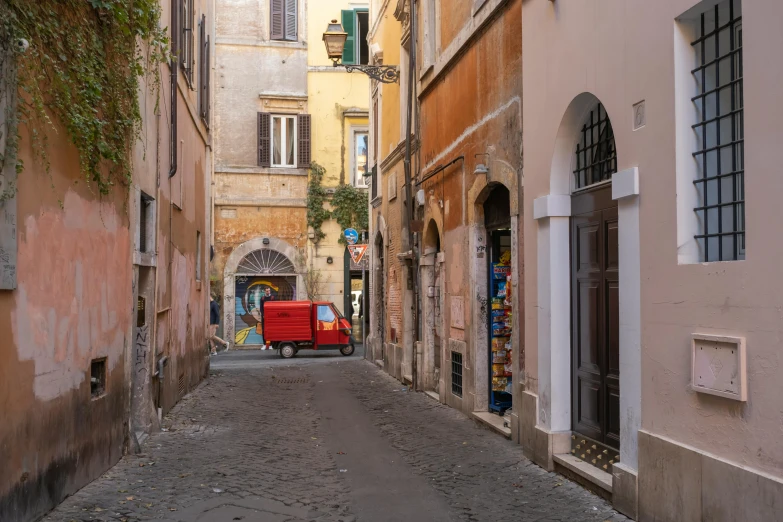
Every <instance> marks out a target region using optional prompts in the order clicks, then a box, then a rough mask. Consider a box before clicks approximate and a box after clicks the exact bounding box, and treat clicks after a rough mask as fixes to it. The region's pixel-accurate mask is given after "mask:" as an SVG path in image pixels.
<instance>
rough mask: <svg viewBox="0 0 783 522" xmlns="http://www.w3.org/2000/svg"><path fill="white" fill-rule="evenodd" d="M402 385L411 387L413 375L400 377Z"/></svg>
mask: <svg viewBox="0 0 783 522" xmlns="http://www.w3.org/2000/svg"><path fill="white" fill-rule="evenodd" d="M402 383H403V384H407V385H409V386H412V385H413V375H403V376H402Z"/></svg>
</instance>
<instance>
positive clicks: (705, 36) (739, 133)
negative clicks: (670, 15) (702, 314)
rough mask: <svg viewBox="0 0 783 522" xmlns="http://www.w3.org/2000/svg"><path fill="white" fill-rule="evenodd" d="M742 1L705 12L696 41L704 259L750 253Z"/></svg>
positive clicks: (726, 1)
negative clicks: (747, 236) (747, 244)
mask: <svg viewBox="0 0 783 522" xmlns="http://www.w3.org/2000/svg"><path fill="white" fill-rule="evenodd" d="M741 5H742V4H741V2H740V0H724V1H722V2H720V3H719V4H718V5H716V6H715V7H714V8H710V9H709V10H708V11H706V12H704V13H702V14H701V16H700V18H699V21H698V27H697V38H696V40H695V41H693V42H692V44H691V45H692V46H693V50H694V52H695V55H696V63H697V67H696V68H695V69H693V70H692V71H691V73H692V74H693V77H694V79H695V83H696V86H697V89H698V91H697V92H698V94H697V95H696V96H694V97H693V98H692V101H693V103H694V106H695V109H696V113H697V122H696V123H695V124H694V125H693V130H694V132H695V134H696V139H697V141H698V146H697V150H696V151H695V152H693V157H694V159H695V160H696V164H697V176H696V179H695V180H694V182H693V183H694V185H695V186H696V191H697V194H698V206H697V207H695V208H694V211H695V212H696V216H697V219H698V226H699V233H698V234H697V235H695V236H694V237H695V239H696V241H697V243H698V245H699V251H700V256H701V260H702V261H707V262H709V261H733V260H740V259H744V258H745V157H744V156H745V155H744V137H745V136H744V130H743V127H744V125H743V121H744V118H743V106H744V104H743V88H742V12H741Z"/></svg>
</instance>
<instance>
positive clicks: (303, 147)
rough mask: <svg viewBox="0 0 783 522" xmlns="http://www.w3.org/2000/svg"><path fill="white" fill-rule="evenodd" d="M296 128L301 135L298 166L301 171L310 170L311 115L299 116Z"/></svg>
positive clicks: (298, 145)
mask: <svg viewBox="0 0 783 522" xmlns="http://www.w3.org/2000/svg"><path fill="white" fill-rule="evenodd" d="M296 126H297V128H298V133H299V140H298V141H299V143H298V144H297V147H298V149H297V150H298V154H297V159H296V166H297V167H299V168H300V169H309V168H310V162H311V161H312V149H311V146H310V143H311V141H310V115H309V114H300V115H299V116H297V122H296Z"/></svg>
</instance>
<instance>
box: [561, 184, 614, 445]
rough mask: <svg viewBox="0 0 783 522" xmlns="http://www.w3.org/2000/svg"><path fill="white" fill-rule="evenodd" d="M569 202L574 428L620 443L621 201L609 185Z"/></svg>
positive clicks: (610, 441) (600, 440) (577, 430)
mask: <svg viewBox="0 0 783 522" xmlns="http://www.w3.org/2000/svg"><path fill="white" fill-rule="evenodd" d="M571 207H572V211H573V217H572V218H571V288H572V291H571V300H572V303H571V310H572V320H571V332H572V341H571V343H572V344H571V352H572V356H573V359H572V368H573V381H572V390H571V391H572V393H571V395H572V401H573V404H572V412H573V413H572V415H573V425H574V431H576V432H578V433H580V434H582V435H585V436H587V437H590V438H591V439H593V440H595V441H597V442H601V443H604V444H606V445H608V446H611V447H613V448H619V447H620V364H619V363H620V346H619V340H620V339H619V338H620V329H619V324H618V319H619V293H618V290H619V284H618V275H619V272H618V265H619V263H618V261H619V259H618V236H617V206H616V202H614V201H612V199H611V187H603V188H601V189H598V190H594V191H589V192H586V193H583V194H579V195H576V196H574V197H573V198H572V202H571Z"/></svg>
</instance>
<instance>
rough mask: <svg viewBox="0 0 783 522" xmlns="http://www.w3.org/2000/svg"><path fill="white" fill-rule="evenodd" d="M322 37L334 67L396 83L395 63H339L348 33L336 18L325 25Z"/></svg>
mask: <svg viewBox="0 0 783 522" xmlns="http://www.w3.org/2000/svg"><path fill="white" fill-rule="evenodd" d="M323 39H324V45H326V54H327V55H328V56H329V59H330V60H332V63H333V64H334V66H335V67H339V66H343V67H345V70H346V71H348V72H349V73H350V72H354V71H360V72H363V73H364V74H366V75H367V76H369V77H370V78H372V79H373V80H377V81H379V82H381V83H397V81H398V80H399V79H400V72H399V71H398V70H397V66H396V65H351V64H343V63H341V62H342V58H343V50H344V49H345V41H346V40H347V39H348V33H346V32H345V30H344V29H343V26H342V24H340V23H338V22H337V20H332V22H331V23H330V24H329V25H328V26H327V27H326V32H324V38H323Z"/></svg>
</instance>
